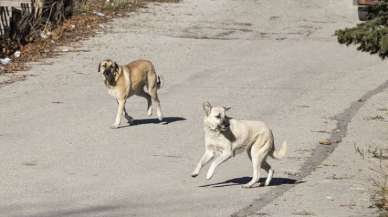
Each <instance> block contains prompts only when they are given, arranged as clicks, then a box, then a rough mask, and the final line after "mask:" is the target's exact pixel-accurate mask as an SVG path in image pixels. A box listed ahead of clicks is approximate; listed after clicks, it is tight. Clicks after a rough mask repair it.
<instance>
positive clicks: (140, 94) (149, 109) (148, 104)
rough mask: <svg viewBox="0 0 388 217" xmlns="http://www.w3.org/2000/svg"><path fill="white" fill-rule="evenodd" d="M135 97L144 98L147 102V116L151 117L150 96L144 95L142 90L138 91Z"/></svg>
mask: <svg viewBox="0 0 388 217" xmlns="http://www.w3.org/2000/svg"><path fill="white" fill-rule="evenodd" d="M136 95H138V96H141V97H144V98H145V99H146V100H147V115H148V116H151V115H152V106H151V105H152V104H151V96H150V95H149V94H148V93H146V92H145V91H144V90H141V91H139V92H138V93H137V94H136Z"/></svg>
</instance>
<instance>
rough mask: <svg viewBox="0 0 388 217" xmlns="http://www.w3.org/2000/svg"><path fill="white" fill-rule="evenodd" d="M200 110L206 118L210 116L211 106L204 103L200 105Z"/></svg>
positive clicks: (208, 103)
mask: <svg viewBox="0 0 388 217" xmlns="http://www.w3.org/2000/svg"><path fill="white" fill-rule="evenodd" d="M202 109H203V111H204V112H205V114H206V116H208V115H209V114H210V111H211V110H212V104H210V102H207V101H206V102H204V103H203V104H202Z"/></svg>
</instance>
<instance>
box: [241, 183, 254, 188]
mask: <svg viewBox="0 0 388 217" xmlns="http://www.w3.org/2000/svg"><path fill="white" fill-rule="evenodd" d="M241 188H252V185H250V184H245V185H241Z"/></svg>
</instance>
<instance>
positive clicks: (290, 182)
mask: <svg viewBox="0 0 388 217" xmlns="http://www.w3.org/2000/svg"><path fill="white" fill-rule="evenodd" d="M251 178H252V177H249V176H244V177H240V178H234V179H229V180H226V181H224V182H218V183H213V184H207V185H201V186H198V187H201V188H203V187H212V188H220V187H228V186H233V185H243V184H246V183H248V182H249V181H250V180H251ZM259 182H260V183H261V184H260V186H263V185H264V182H265V178H260V180H259ZM299 183H301V182H300V181H297V180H296V179H289V178H272V180H271V183H270V185H269V186H277V185H286V184H288V185H293V184H299ZM257 187H259V186H257Z"/></svg>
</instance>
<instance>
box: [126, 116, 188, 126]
mask: <svg viewBox="0 0 388 217" xmlns="http://www.w3.org/2000/svg"><path fill="white" fill-rule="evenodd" d="M184 120H186V118H182V117H165V118H163V121H159V120H158V119H157V118H146V119H135V120H133V122H132V124H130V125H125V126H120V127H119V128H125V127H132V126H137V125H143V124H163V125H167V124H169V123H173V122H177V121H184Z"/></svg>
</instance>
